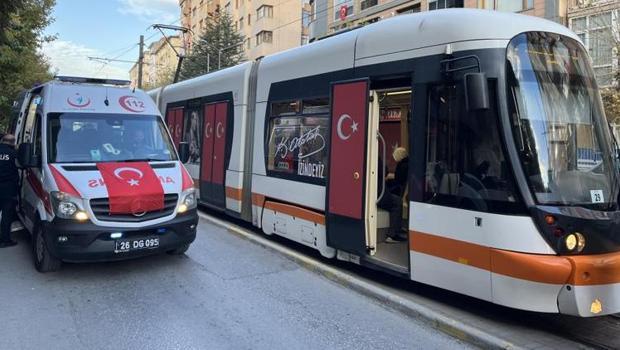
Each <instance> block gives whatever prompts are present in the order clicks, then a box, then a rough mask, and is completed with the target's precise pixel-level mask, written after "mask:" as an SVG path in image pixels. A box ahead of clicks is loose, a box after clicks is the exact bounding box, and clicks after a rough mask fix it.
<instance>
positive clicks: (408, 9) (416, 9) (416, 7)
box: [396, 4, 420, 15]
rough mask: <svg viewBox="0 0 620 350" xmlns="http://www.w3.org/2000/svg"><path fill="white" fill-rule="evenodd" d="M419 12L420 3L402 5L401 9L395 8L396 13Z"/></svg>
mask: <svg viewBox="0 0 620 350" xmlns="http://www.w3.org/2000/svg"><path fill="white" fill-rule="evenodd" d="M417 12H420V4H415V5H413V6H408V7H404V8H402V9H399V10H396V13H398V14H399V15H405V14H408V13H417Z"/></svg>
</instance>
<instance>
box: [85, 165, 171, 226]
mask: <svg viewBox="0 0 620 350" xmlns="http://www.w3.org/2000/svg"><path fill="white" fill-rule="evenodd" d="M97 169H99V172H100V173H101V177H102V178H103V181H104V182H105V184H106V188H107V189H108V197H109V200H110V214H134V215H143V214H144V213H146V212H150V211H156V210H162V209H163V208H164V189H163V187H162V185H161V182H160V181H159V178H158V177H157V175H156V174H155V171H153V168H151V165H150V164H149V163H147V162H136V163H98V164H97Z"/></svg>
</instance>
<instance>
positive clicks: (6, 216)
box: [0, 134, 18, 248]
mask: <svg viewBox="0 0 620 350" xmlns="http://www.w3.org/2000/svg"><path fill="white" fill-rule="evenodd" d="M15 156H16V152H15V136H13V135H11V134H6V135H4V136H3V137H2V139H1V140H0V213H1V215H2V219H1V220H0V248H6V247H12V246H14V245H16V244H17V242H15V241H13V240H12V239H11V224H12V223H13V220H14V219H15V204H16V201H15V197H16V196H17V188H18V174H17V166H16V165H15Z"/></svg>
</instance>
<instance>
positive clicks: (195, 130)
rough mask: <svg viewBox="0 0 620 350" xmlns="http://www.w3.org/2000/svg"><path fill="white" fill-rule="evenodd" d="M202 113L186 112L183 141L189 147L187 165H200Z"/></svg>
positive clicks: (195, 111) (198, 111)
mask: <svg viewBox="0 0 620 350" xmlns="http://www.w3.org/2000/svg"><path fill="white" fill-rule="evenodd" d="M201 114H202V113H200V110H198V109H195V110H189V111H187V119H186V121H185V130H184V132H183V134H184V137H183V140H184V141H185V142H187V143H188V145H189V161H188V162H189V163H193V164H199V163H200V153H201V152H200V149H201V143H202V142H201V140H202V115H201Z"/></svg>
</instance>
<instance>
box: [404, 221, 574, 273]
mask: <svg viewBox="0 0 620 350" xmlns="http://www.w3.org/2000/svg"><path fill="white" fill-rule="evenodd" d="M409 248H410V249H411V250H413V251H416V252H419V253H424V254H428V255H432V256H436V257H438V258H442V259H446V260H451V261H454V262H458V263H462V264H466V265H470V266H473V267H477V268H479V269H483V270H487V271H491V272H493V273H497V274H500V275H504V276H508V277H512V278H518V279H522V280H528V281H532V282H540V283H549V284H565V283H567V282H568V280H569V278H570V275H571V272H572V267H571V264H570V262H569V261H568V259H566V258H565V257H560V256H555V255H535V254H526V253H516V252H510V251H506V250H500V249H493V248H489V247H485V246H481V245H478V244H474V243H469V242H464V241H459V240H455V239H451V238H446V237H441V236H436V235H430V234H426V233H421V232H413V231H412V232H411V235H410V241H409Z"/></svg>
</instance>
